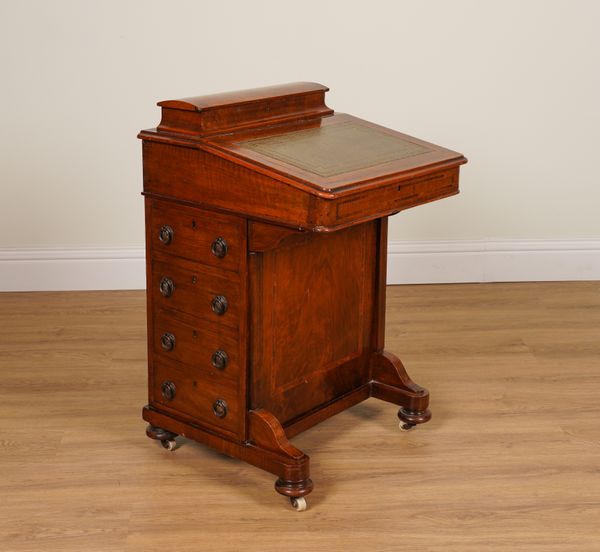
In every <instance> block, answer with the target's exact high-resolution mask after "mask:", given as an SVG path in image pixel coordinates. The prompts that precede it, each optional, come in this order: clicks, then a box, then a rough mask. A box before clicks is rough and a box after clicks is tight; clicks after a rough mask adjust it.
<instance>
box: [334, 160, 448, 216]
mask: <svg viewBox="0 0 600 552" xmlns="http://www.w3.org/2000/svg"><path fill="white" fill-rule="evenodd" d="M457 193H458V168H454V169H448V170H444V171H439V172H436V173H433V174H429V175H427V176H422V177H418V178H415V179H414V180H410V181H409V182H402V183H400V184H391V185H389V186H386V187H384V188H381V189H379V190H378V191H377V195H374V194H373V193H372V192H363V193H360V194H356V195H354V196H350V197H348V199H345V200H343V201H341V202H339V203H338V204H337V207H336V217H337V219H336V222H337V223H338V224H343V223H344V222H345V221H347V220H352V219H355V218H359V217H361V216H364V215H365V214H367V213H385V212H389V211H402V210H404V209H408V208H410V207H415V206H416V205H422V204H424V203H429V202H430V201H435V200H436V199H441V198H443V197H448V196H451V195H454V194H457Z"/></svg>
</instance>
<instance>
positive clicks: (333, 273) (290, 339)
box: [248, 221, 378, 425]
mask: <svg viewBox="0 0 600 552" xmlns="http://www.w3.org/2000/svg"><path fill="white" fill-rule="evenodd" d="M253 225H254V226H257V225H258V226H260V227H261V232H260V237H261V241H260V245H261V247H262V248H263V250H262V251H252V247H253V244H252V240H251V241H250V245H249V247H250V249H251V253H250V257H249V266H248V268H249V277H250V304H251V313H252V314H251V320H250V342H251V354H250V378H251V385H250V392H251V396H250V404H251V408H254V409H258V408H264V409H266V410H268V411H270V412H271V413H273V414H274V415H275V416H276V417H277V418H278V419H279V421H280V422H281V423H282V424H284V425H285V424H289V423H290V422H293V421H294V420H295V419H297V418H299V417H302V416H304V415H306V414H308V413H310V412H312V411H315V410H318V409H319V408H322V407H325V406H326V405H328V404H329V403H331V402H332V401H333V400H335V399H338V398H341V397H343V396H344V395H346V394H348V393H351V392H354V391H357V390H358V389H360V388H361V387H363V386H365V385H366V384H368V381H369V362H368V361H369V356H370V352H371V351H372V328H373V316H374V303H375V302H374V294H375V285H376V284H375V277H376V254H377V226H378V222H377V221H372V222H368V223H365V224H361V225H357V226H353V227H350V228H346V229H343V230H339V231H337V232H330V233H314V232H298V233H297V235H296V236H294V235H293V234H291V233H290V235H289V236H288V237H286V238H285V239H283V240H282V239H281V229H280V228H279V227H275V226H273V227H272V233H273V236H274V239H273V241H272V243H271V244H270V245H269V244H268V240H266V239H265V235H266V234H268V231H269V226H270V225H265V224H262V223H251V227H252V226H253ZM253 234H259V232H253V231H252V230H251V231H250V235H251V236H252V235H253Z"/></svg>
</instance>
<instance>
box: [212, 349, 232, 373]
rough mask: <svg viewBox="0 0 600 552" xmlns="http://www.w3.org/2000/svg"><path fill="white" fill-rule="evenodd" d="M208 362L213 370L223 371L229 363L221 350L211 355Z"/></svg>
mask: <svg viewBox="0 0 600 552" xmlns="http://www.w3.org/2000/svg"><path fill="white" fill-rule="evenodd" d="M210 361H211V364H212V365H213V366H214V367H215V368H218V369H219V370H224V369H225V368H226V367H227V364H228V363H229V355H228V354H227V353H226V352H225V351H223V349H218V350H217V351H215V352H214V353H213V354H212V357H211V359H210Z"/></svg>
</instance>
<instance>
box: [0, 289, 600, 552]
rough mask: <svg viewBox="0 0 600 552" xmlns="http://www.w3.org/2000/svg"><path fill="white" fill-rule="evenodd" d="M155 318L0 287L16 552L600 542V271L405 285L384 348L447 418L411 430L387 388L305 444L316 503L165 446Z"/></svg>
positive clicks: (8, 489)
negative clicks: (149, 406)
mask: <svg viewBox="0 0 600 552" xmlns="http://www.w3.org/2000/svg"><path fill="white" fill-rule="evenodd" d="M144 310H145V299H144V293H143V292H71V293H5V294H0V335H1V336H2V338H1V344H0V377H1V380H0V381H1V382H2V383H1V385H0V417H1V419H2V428H1V429H0V434H1V436H0V470H1V472H2V490H1V492H0V493H1V495H2V496H1V499H0V538H1V542H2V546H1V548H2V550H6V551H7V552H25V551H26V552H38V551H39V552H42V551H43V552H54V551H56V552H58V551H60V552H65V551H69V552H70V551H77V552H81V551H82V550H85V551H86V552H95V551H98V552H113V551H114V552H117V551H118V552H121V551H123V552H125V551H126V552H138V551H140V550H144V551H145V552H152V551H159V550H165V549H172V550H178V551H194V552H195V551H197V550H198V549H199V547H202V549H203V550H204V549H206V550H215V549H218V550H220V551H222V552H229V551H231V552H233V551H239V550H247V551H253V550H256V551H260V552H280V551H282V550H290V549H293V548H303V549H305V550H315V551H316V550H327V551H328V552H337V551H343V552H348V551H361V552H363V551H365V550H374V551H378V552H381V551H383V552H388V551H390V552H391V551H397V550H398V549H399V548H400V545H399V543H400V542H401V541H402V542H403V543H404V544H403V545H402V547H403V548H405V547H408V546H409V547H410V549H411V550H415V551H419V552H421V551H423V552H425V551H427V552H480V551H484V552H487V551H493V552H520V551H527V552H532V551H533V552H548V551H549V552H558V551H561V552H564V551H569V552H597V550H598V543H599V542H600V526H599V525H598V518H599V512H600V472H599V471H598V466H599V465H600V426H599V424H598V420H599V414H600V407H599V406H598V396H599V393H600V361H599V360H598V359H599V358H600V283H598V282H577V283H544V284H534V283H529V284H481V285H444V286H402V287H390V288H388V297H387V332H386V346H387V347H388V348H389V349H391V350H396V351H398V352H401V353H402V358H403V361H404V363H405V364H406V365H407V366H408V367H409V369H410V371H411V375H412V376H413V377H415V379H417V381H419V382H421V383H423V385H426V386H427V387H428V388H429V389H430V390H431V392H432V397H433V407H434V409H435V416H434V418H433V419H432V421H431V422H429V423H428V424H426V425H424V426H423V427H420V428H419V429H417V430H416V431H414V432H411V433H407V434H403V433H399V432H398V431H396V418H395V410H396V408H395V407H394V406H393V405H390V404H387V403H384V402H381V401H378V400H375V399H370V400H367V401H366V402H363V403H361V404H359V405H357V406H354V407H353V408H351V409H349V410H345V411H344V412H341V413H340V414H339V415H337V416H335V417H333V418H330V419H328V420H326V421H324V422H322V423H320V424H319V425H318V426H316V427H314V428H313V429H310V430H308V431H306V432H304V433H302V434H301V435H299V436H297V437H295V438H294V439H293V440H292V444H293V445H294V446H295V447H297V448H298V449H301V450H303V451H305V452H307V453H308V454H309V455H310V456H311V472H312V477H313V478H314V479H318V481H319V485H318V486H317V487H315V491H314V492H313V493H312V494H311V496H310V500H311V505H310V508H309V509H308V510H307V511H306V512H303V513H301V514H297V513H295V512H294V511H293V510H291V509H288V507H286V504H285V500H284V499H283V498H282V497H279V496H278V495H276V494H275V493H273V491H272V483H273V477H272V476H271V475H269V474H267V473H265V472H263V471H262V470H259V469H256V468H253V467H252V466H250V465H247V464H246V463H244V462H242V461H239V460H234V459H229V458H227V457H224V456H223V455H221V454H219V453H217V452H215V451H213V450H211V449H210V448H208V447H205V446H202V445H198V444H195V443H194V442H192V441H187V440H183V439H182V438H178V440H179V441H180V443H181V444H182V446H181V448H179V449H178V450H177V451H175V452H173V453H170V452H167V451H165V450H163V449H162V448H161V447H160V445H158V444H157V443H153V442H149V440H148V439H147V438H146V436H145V435H144V427H143V426H144V422H142V421H141V420H140V418H139V405H140V404H142V403H143V402H144V400H145V398H146V390H145V386H144V382H145V380H146V326H145V312H144ZM359 444H360V446H359ZM152 445H154V446H152ZM365 468H368V469H365Z"/></svg>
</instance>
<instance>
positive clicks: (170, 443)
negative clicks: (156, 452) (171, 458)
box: [160, 439, 177, 451]
mask: <svg viewBox="0 0 600 552" xmlns="http://www.w3.org/2000/svg"><path fill="white" fill-rule="evenodd" d="M160 444H161V445H162V446H163V448H166V449H167V450H171V451H173V450H175V449H176V448H177V441H175V439H165V440H164V441H161V442H160Z"/></svg>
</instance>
